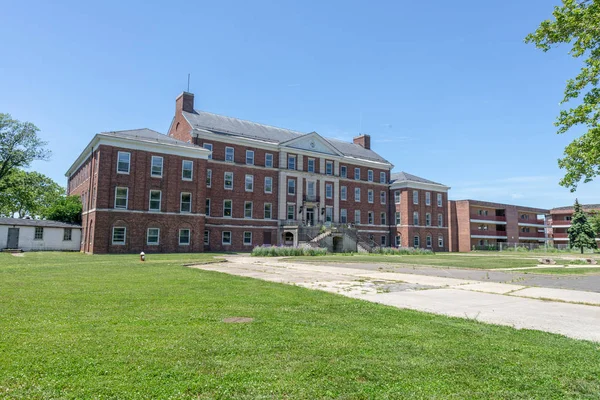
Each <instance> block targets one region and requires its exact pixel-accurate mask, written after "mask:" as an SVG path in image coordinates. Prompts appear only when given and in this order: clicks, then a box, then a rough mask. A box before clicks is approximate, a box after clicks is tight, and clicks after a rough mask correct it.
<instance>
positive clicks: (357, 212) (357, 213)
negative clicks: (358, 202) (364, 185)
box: [354, 210, 360, 225]
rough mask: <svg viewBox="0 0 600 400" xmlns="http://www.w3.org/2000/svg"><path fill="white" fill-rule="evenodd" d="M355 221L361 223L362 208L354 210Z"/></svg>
mask: <svg viewBox="0 0 600 400" xmlns="http://www.w3.org/2000/svg"><path fill="white" fill-rule="evenodd" d="M354 223H355V224H357V225H359V224H360V210H354Z"/></svg>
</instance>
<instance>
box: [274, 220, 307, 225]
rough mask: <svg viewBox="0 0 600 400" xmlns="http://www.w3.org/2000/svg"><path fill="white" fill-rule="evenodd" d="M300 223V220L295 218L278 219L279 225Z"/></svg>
mask: <svg viewBox="0 0 600 400" xmlns="http://www.w3.org/2000/svg"><path fill="white" fill-rule="evenodd" d="M299 225H302V222H301V221H298V220H297V219H280V220H279V226H299Z"/></svg>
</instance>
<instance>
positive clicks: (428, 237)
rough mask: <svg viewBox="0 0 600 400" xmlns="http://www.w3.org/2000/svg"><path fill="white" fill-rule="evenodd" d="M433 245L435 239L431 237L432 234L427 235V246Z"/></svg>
mask: <svg viewBox="0 0 600 400" xmlns="http://www.w3.org/2000/svg"><path fill="white" fill-rule="evenodd" d="M432 246H433V239H432V238H431V235H427V236H426V237H425V247H427V248H428V249H430V248H431V247H432Z"/></svg>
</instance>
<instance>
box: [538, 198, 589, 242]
mask: <svg viewBox="0 0 600 400" xmlns="http://www.w3.org/2000/svg"><path fill="white" fill-rule="evenodd" d="M581 209H582V210H583V211H584V212H586V213H590V212H592V211H596V212H599V211H600V204H582V205H581ZM573 212H574V210H573V206H565V207H556V208H553V209H551V210H550V216H549V218H548V225H549V226H550V229H549V233H550V236H551V237H552V240H553V241H554V246H555V247H559V248H561V247H568V245H569V235H568V230H569V228H570V227H571V217H572V216H573ZM598 241H600V232H599V236H598V237H597V238H596V242H598Z"/></svg>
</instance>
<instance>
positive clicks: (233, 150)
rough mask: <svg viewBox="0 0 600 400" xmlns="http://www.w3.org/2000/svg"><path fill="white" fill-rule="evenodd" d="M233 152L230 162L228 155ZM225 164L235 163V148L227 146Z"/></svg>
mask: <svg viewBox="0 0 600 400" xmlns="http://www.w3.org/2000/svg"><path fill="white" fill-rule="evenodd" d="M230 150H231V159H230V160H229V156H228V155H227V153H228V152H229V151H230ZM225 162H228V163H233V162H235V148H233V147H230V146H225Z"/></svg>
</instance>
